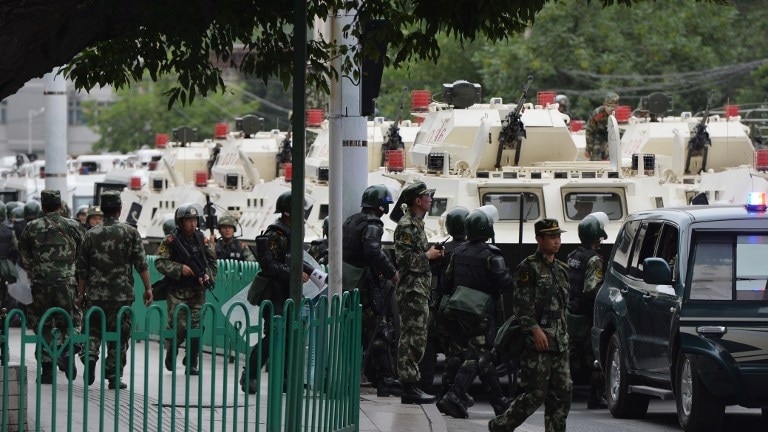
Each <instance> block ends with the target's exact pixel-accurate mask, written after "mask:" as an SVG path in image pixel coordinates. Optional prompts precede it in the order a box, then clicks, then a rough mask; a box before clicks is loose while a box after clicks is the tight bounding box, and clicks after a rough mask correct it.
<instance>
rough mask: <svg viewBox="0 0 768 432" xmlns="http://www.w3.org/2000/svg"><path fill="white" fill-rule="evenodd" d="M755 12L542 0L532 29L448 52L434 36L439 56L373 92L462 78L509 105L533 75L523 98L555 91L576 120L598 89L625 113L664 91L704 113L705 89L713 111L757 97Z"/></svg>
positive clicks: (738, 6) (760, 39)
mask: <svg viewBox="0 0 768 432" xmlns="http://www.w3.org/2000/svg"><path fill="white" fill-rule="evenodd" d="M757 6H758V4H757V3H756V2H755V1H749V0H742V1H733V2H732V4H731V5H722V4H714V3H700V2H696V1H694V0H682V1H656V2H642V3H637V4H633V5H632V6H631V8H630V7H627V6H626V5H617V6H614V7H606V8H604V7H602V6H601V5H600V4H595V3H587V2H584V1H579V0H563V1H558V2H549V3H547V4H546V5H545V6H544V7H543V8H542V9H541V11H540V12H539V13H538V14H537V15H536V17H535V23H534V24H533V25H532V26H530V27H529V28H528V29H527V30H526V31H525V32H522V33H518V34H514V35H510V37H509V38H508V39H507V40H504V41H500V42H496V43H492V42H486V41H480V40H478V41H475V42H474V44H473V45H472V46H471V47H470V48H469V49H466V50H463V51H462V50H459V49H452V48H451V47H459V44H457V43H456V42H453V41H451V40H442V39H441V38H440V37H438V40H440V41H441V43H440V46H441V48H442V49H443V52H442V54H441V56H440V59H439V62H438V63H437V65H433V64H429V63H426V62H419V63H416V64H410V65H408V66H407V67H406V68H403V70H400V71H391V70H387V71H386V72H385V75H384V84H383V85H382V91H384V90H385V89H387V88H388V89H390V91H392V92H397V91H399V84H400V83H401V82H407V83H409V85H411V86H412V87H413V88H428V89H430V90H431V91H432V92H433V94H435V92H438V93H439V92H440V91H441V89H440V85H441V84H442V83H443V82H452V81H454V80H457V79H467V80H469V81H472V82H478V83H480V84H482V86H483V99H484V100H486V101H487V100H488V98H489V97H491V96H500V97H503V99H504V100H507V101H512V100H516V99H517V98H518V97H519V96H520V93H519V91H520V86H521V85H522V83H523V82H524V81H525V79H526V77H527V76H528V75H533V76H534V81H533V85H532V87H531V91H530V93H529V100H534V99H535V97H536V93H537V92H538V91H555V92H557V93H564V94H566V95H568V97H569V98H570V101H571V111H572V112H573V113H575V115H576V116H577V117H581V118H584V117H586V115H587V114H588V113H589V112H591V110H592V109H593V108H594V107H595V106H596V105H598V104H599V103H601V102H602V98H603V95H604V93H605V92H606V91H607V90H615V91H617V92H618V93H619V94H620V95H621V101H620V103H621V104H622V105H624V104H626V105H631V106H633V107H636V106H637V104H638V102H639V100H640V98H641V97H645V96H648V95H649V94H650V93H653V92H663V93H665V94H667V95H669V96H670V97H671V98H672V101H673V107H674V109H675V111H683V110H686V111H697V110H700V109H703V108H704V106H705V105H706V99H707V96H708V95H709V92H710V91H711V90H715V91H716V100H715V105H716V106H717V107H721V106H722V105H723V104H726V103H748V102H758V101H763V100H764V99H765V98H766V96H768V92H767V91H766V84H765V83H766V82H768V66H762V67H761V66H760V65H761V64H763V63H764V62H765V59H767V58H768V47H766V46H765V43H764V39H765V36H766V33H768V19H766V18H768V12H767V11H766V10H765V8H762V7H757ZM435 66H436V67H435ZM468 76H472V77H473V78H472V79H470V78H467V77H468ZM436 97H438V98H439V95H438V96H436ZM381 100H382V103H380V104H379V108H380V109H381V110H382V111H384V112H389V111H391V110H392V108H391V107H387V106H384V102H386V101H387V100H386V99H385V98H384V96H382V98H381Z"/></svg>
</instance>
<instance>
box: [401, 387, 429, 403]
mask: <svg viewBox="0 0 768 432" xmlns="http://www.w3.org/2000/svg"><path fill="white" fill-rule="evenodd" d="M400 402H402V403H404V404H431V403H434V402H435V397H434V396H432V395H431V394H427V393H424V392H423V391H422V390H421V389H420V388H419V385H418V384H417V383H415V382H412V383H403V394H402V396H400Z"/></svg>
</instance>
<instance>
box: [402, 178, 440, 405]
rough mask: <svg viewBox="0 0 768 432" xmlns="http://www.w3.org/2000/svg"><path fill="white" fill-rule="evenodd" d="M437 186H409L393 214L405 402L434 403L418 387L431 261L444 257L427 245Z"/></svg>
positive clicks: (403, 400)
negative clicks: (426, 226) (429, 215)
mask: <svg viewBox="0 0 768 432" xmlns="http://www.w3.org/2000/svg"><path fill="white" fill-rule="evenodd" d="M434 193H435V190H434V189H427V185H425V184H424V182H416V183H413V184H411V185H408V186H407V187H405V188H404V189H403V190H402V191H401V192H400V198H399V199H398V200H397V204H395V208H394V209H393V211H392V214H391V215H390V219H392V220H393V221H395V222H397V228H395V238H394V243H395V258H396V260H397V267H398V271H399V272H400V279H399V281H398V282H397V287H396V296H397V307H398V309H399V310H400V322H401V326H400V340H399V341H398V345H397V371H398V373H399V375H400V381H401V382H402V384H403V394H402V396H401V397H400V401H401V402H402V403H405V404H413V403H415V404H423V403H433V402H435V397H434V396H433V395H430V394H427V393H424V391H422V390H421V388H420V387H419V381H420V375H419V362H420V361H421V358H422V357H423V356H424V347H425V346H426V345H427V323H428V322H429V297H430V290H431V282H432V273H431V272H430V269H429V260H433V259H436V258H439V257H441V256H443V251H442V249H437V248H435V246H434V245H433V246H431V247H430V246H429V245H428V244H427V235H426V233H425V232H424V215H426V214H427V213H428V212H429V209H430V208H431V207H432V194H434Z"/></svg>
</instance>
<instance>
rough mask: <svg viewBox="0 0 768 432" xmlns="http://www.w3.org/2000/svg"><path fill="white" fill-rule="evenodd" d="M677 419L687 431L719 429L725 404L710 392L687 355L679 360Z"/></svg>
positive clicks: (681, 356) (676, 399)
mask: <svg viewBox="0 0 768 432" xmlns="http://www.w3.org/2000/svg"><path fill="white" fill-rule="evenodd" d="M676 385H677V392H676V396H677V397H676V398H675V401H676V404H677V420H678V421H679V422H680V427H682V428H683V430H684V431H686V432H693V431H705V430H719V429H720V425H721V424H722V422H723V414H724V413H725V404H724V403H723V402H721V401H719V400H718V399H717V398H716V397H714V396H713V395H712V394H710V393H709V391H708V390H707V388H706V387H705V386H704V383H703V382H702V380H701V377H699V374H698V373H697V372H696V369H694V368H693V366H692V365H691V359H690V357H688V356H687V355H684V354H683V355H680V356H679V357H678V361H677V383H676Z"/></svg>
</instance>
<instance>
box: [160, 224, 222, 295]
mask: <svg viewBox="0 0 768 432" xmlns="http://www.w3.org/2000/svg"><path fill="white" fill-rule="evenodd" d="M172 241H181V242H182V243H183V246H184V247H185V249H186V250H187V252H188V253H189V254H190V255H193V254H202V255H200V256H199V257H198V259H200V258H204V262H205V267H206V268H205V270H206V273H207V274H208V276H209V277H210V278H211V280H214V279H216V273H217V271H218V267H217V261H216V255H215V253H214V252H213V249H211V247H210V246H208V238H207V237H205V236H204V235H203V234H202V232H201V231H200V230H197V231H195V232H194V234H193V235H191V236H188V237H184V236H183V235H182V234H181V233H180V232H179V233H178V237H175V236H174V235H168V236H166V237H165V238H164V239H163V241H162V242H160V246H158V247H157V258H156V259H155V268H156V269H157V270H158V271H159V272H160V273H162V274H164V275H165V276H168V277H169V278H171V279H176V281H174V283H176V286H177V287H179V288H184V287H192V286H195V287H197V286H198V285H199V283H197V281H195V280H194V279H193V278H191V277H189V278H188V277H182V275H181V269H182V267H183V265H184V264H183V263H182V262H181V257H179V256H178V254H177V253H176V252H174V248H173V246H172V245H171V242H172ZM198 242H202V243H203V245H202V246H199V245H198ZM201 288H202V287H201Z"/></svg>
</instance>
